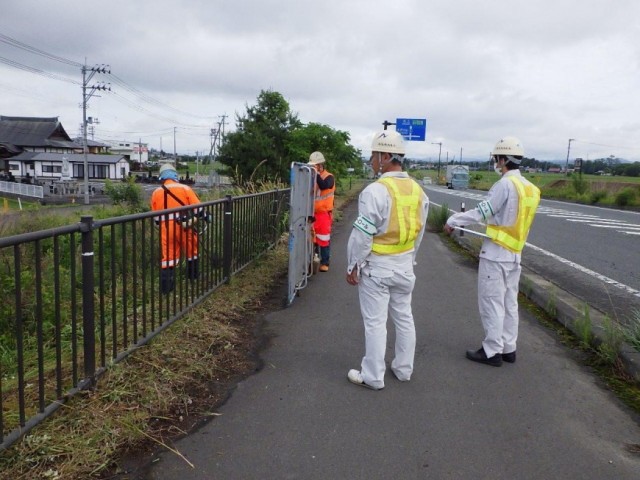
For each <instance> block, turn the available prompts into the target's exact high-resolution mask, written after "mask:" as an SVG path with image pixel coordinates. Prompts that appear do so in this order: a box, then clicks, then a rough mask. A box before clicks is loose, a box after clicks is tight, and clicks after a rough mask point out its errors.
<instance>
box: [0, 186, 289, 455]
mask: <svg viewBox="0 0 640 480" xmlns="http://www.w3.org/2000/svg"><path fill="white" fill-rule="evenodd" d="M289 192H290V191H289V190H275V191H271V192H266V193H260V194H254V195H244V196H239V197H231V196H227V197H226V198H225V199H221V200H216V201H211V202H206V203H202V204H200V205H198V207H199V209H200V212H199V213H200V215H198V216H197V217H196V218H197V222H196V223H195V226H194V230H195V231H196V232H197V237H196V238H197V240H196V243H195V248H196V249H197V262H196V263H194V262H188V261H185V260H186V258H185V255H184V249H182V253H181V257H180V262H179V263H178V264H177V265H175V266H174V267H173V268H172V269H171V275H172V278H171V279H172V281H171V285H170V286H168V285H167V284H166V283H163V282H164V280H166V273H167V271H166V270H163V268H162V267H161V260H162V258H161V256H162V254H161V252H162V248H163V246H162V238H161V237H162V235H161V232H160V228H163V227H162V226H163V225H168V224H171V225H174V227H173V228H178V227H176V226H175V225H176V223H175V222H165V221H164V220H167V219H169V218H173V217H174V216H176V217H177V216H182V215H183V214H186V213H193V206H191V207H180V208H175V209H170V210H163V211H162V212H161V213H159V212H147V213H143V214H136V215H127V216H123V217H116V218H111V219H107V220H97V221H94V219H93V218H92V217H90V216H86V217H82V219H81V222H79V223H78V224H75V225H71V226H66V227H60V228H54V229H50V230H43V231H39V232H32V233H27V234H23V235H16V236H12V237H7V238H0V292H1V295H2V298H1V299H0V392H1V395H0V450H4V449H6V448H7V447H9V446H10V445H11V444H13V443H14V442H15V441H16V440H18V439H19V438H20V437H21V436H22V435H24V434H25V433H27V432H28V431H29V430H30V429H31V428H33V427H34V426H35V425H37V424H38V423H39V422H41V421H42V420H43V419H44V418H46V417H47V416H49V415H50V414H51V413H53V412H54V411H55V410H57V409H58V408H59V407H60V406H61V405H62V403H64V401H65V399H67V398H68V397H70V396H72V395H74V394H75V393H77V392H78V391H80V390H82V389H86V388H88V387H90V386H92V385H93V383H94V382H95V380H96V378H97V377H98V376H99V375H100V374H101V373H103V372H104V371H105V369H106V368H108V367H109V365H111V364H112V363H116V362H118V361H120V360H121V359H123V358H124V357H126V356H127V355H129V354H130V353H131V352H132V351H134V350H135V349H136V348H138V347H140V346H141V345H144V344H145V343H147V342H148V341H149V340H150V339H152V338H153V337H154V336H156V335H157V334H158V333H160V332H161V331H162V330H164V329H165V328H166V327H167V326H169V325H171V324H172V323H173V322H174V321H175V320H177V319H178V318H180V317H181V316H183V315H184V314H185V313H186V312H188V311H189V310H190V309H192V308H193V307H194V306H195V305H197V304H198V303H200V302H201V301H202V300H204V299H205V298H206V297H207V296H208V295H209V294H210V293H211V292H213V291H214V290H215V289H216V288H218V287H219V286H220V285H222V284H223V283H225V282H228V280H229V279H230V277H231V276H232V275H233V274H235V273H237V272H239V271H240V270H242V269H243V268H245V267H246V266H247V265H249V264H250V263H251V262H252V261H253V260H255V259H256V258H257V257H259V256H260V255H262V254H263V253H264V252H265V251H267V250H268V249H269V248H271V247H272V246H273V245H274V244H275V243H276V242H277V240H278V239H279V238H280V237H281V235H282V234H283V232H285V231H286V230H287V228H288V225H287V212H288V209H289ZM160 220H162V221H160ZM158 224H159V225H160V227H158ZM166 228H168V227H166ZM174 233H175V232H174ZM172 237H173V238H175V236H172ZM173 246H174V247H176V248H178V245H173ZM192 247H193V246H192ZM164 248H167V245H166V242H165V247H164ZM191 253H194V252H191ZM193 267H195V269H194V268H193Z"/></svg>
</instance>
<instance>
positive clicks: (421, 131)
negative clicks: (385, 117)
mask: <svg viewBox="0 0 640 480" xmlns="http://www.w3.org/2000/svg"><path fill="white" fill-rule="evenodd" d="M396 131H397V132H398V133H399V134H400V135H402V136H403V137H404V139H405V140H408V141H410V142H424V141H425V138H426V134H427V119H426V118H398V119H396Z"/></svg>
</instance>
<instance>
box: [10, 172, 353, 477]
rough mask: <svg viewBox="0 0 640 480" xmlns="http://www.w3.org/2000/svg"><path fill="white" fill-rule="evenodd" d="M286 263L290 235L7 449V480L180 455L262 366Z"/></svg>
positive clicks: (109, 469)
mask: <svg viewBox="0 0 640 480" xmlns="http://www.w3.org/2000/svg"><path fill="white" fill-rule="evenodd" d="M345 183H346V184H345ZM363 183H364V181H363V180H355V179H354V180H353V181H352V182H342V184H341V185H340V186H339V188H338V190H337V196H336V211H337V213H338V215H336V218H337V219H339V218H340V215H339V212H340V210H341V208H342V206H343V205H345V204H346V203H347V202H349V201H350V200H352V199H353V198H354V197H355V196H357V194H358V193H359V191H360V190H361V189H362V186H363ZM350 184H351V188H350V189H349V185H350ZM72 221H73V220H72ZM337 221H339V220H337ZM45 228H47V227H45ZM287 267H288V249H287V242H286V239H283V241H282V242H281V243H280V244H279V245H278V246H277V247H276V248H275V249H274V250H273V251H271V252H270V253H269V254H268V255H266V256H264V257H263V258H261V259H260V260H259V261H258V262H256V263H255V264H254V265H252V266H251V267H249V268H247V269H245V270H244V271H243V272H241V273H240V274H239V275H237V276H236V277H233V279H232V281H231V283H230V284H228V285H225V286H223V287H222V288H220V289H218V290H217V291H216V292H214V293H213V294H212V295H211V297H210V298H208V299H207V300H206V301H205V302H203V303H202V304H200V305H199V306H198V307H197V308H196V309H194V310H193V311H191V312H190V313H189V315H187V316H186V317H184V318H183V319H181V320H179V321H177V322H176V323H175V324H174V325H172V326H171V327H170V328H168V329H167V330H165V331H164V332H163V333H162V334H161V335H159V336H158V337H156V338H155V339H154V340H153V341H152V342H151V343H150V344H149V345H147V346H145V347H142V348H141V349H139V350H138V351H137V352H135V353H133V354H132V355H131V356H130V357H128V358H127V359H126V360H124V361H123V362H121V363H119V364H117V365H114V366H113V367H112V368H111V369H110V370H109V371H108V372H107V373H106V374H105V375H104V376H103V377H102V378H101V379H100V380H99V382H98V385H97V387H96V388H95V389H94V390H92V391H87V392H83V393H81V394H80V395H78V396H76V397H74V398H72V399H71V400H70V401H69V402H67V403H66V404H65V405H64V406H63V407H62V408H61V409H60V410H59V411H58V412H56V414H54V415H53V417H51V418H50V419H48V420H45V421H44V422H43V423H42V424H41V425H39V426H38V427H36V428H34V429H33V430H32V431H31V432H30V433H29V434H28V435H27V436H25V437H24V438H23V439H22V440H21V441H19V442H17V443H16V444H15V445H14V446H13V447H12V448H10V449H9V450H8V451H5V452H3V453H2V456H1V457H0V478H7V479H9V478H10V479H12V480H27V479H28V480H35V479H49V480H51V479H80V478H82V479H85V478H105V476H106V475H107V474H109V475H111V474H115V473H117V472H118V471H121V470H122V469H124V468H126V466H125V463H126V462H122V461H121V460H122V459H123V458H125V457H126V458H136V463H139V462H143V461H144V459H145V458H148V457H146V455H148V454H149V452H150V450H151V449H153V448H156V447H163V448H166V449H168V450H171V451H173V452H174V453H175V454H176V455H178V456H180V452H178V451H175V450H172V448H171V447H169V444H170V443H171V439H173V438H176V437H179V436H182V435H184V434H186V433H187V432H188V431H189V430H190V429H192V428H193V427H194V426H195V425H197V424H199V423H200V422H202V421H203V420H204V419H207V418H210V417H212V416H215V415H216V414H215V409H216V407H217V406H218V405H220V404H221V403H222V402H223V401H224V400H225V399H226V398H227V396H228V394H229V391H230V388H232V386H233V385H234V384H235V383H236V382H237V381H238V380H239V379H240V378H242V377H244V376H247V375H249V374H250V373H252V372H253V371H255V370H256V369H257V368H259V360H258V359H257V358H256V356H255V354H256V352H257V350H258V349H259V347H260V341H261V335H260V327H261V323H262V312H264V310H265V309H267V308H270V307H271V308H276V307H278V306H280V305H281V304H282V301H283V300H284V296H285V294H284V291H282V295H281V296H282V298H277V297H278V295H277V294H276V295H274V291H280V290H281V288H280V285H281V284H282V282H284V281H285V280H284V278H285V275H286V271H287ZM256 279H258V281H256ZM131 452H134V454H133V455H131ZM135 452H137V453H135ZM130 455H131V456H130ZM184 461H185V462H186V463H188V460H186V459H184Z"/></svg>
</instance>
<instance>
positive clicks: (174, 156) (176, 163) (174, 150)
mask: <svg viewBox="0 0 640 480" xmlns="http://www.w3.org/2000/svg"><path fill="white" fill-rule="evenodd" d="M173 163H175V165H176V168H178V157H177V156H176V127H173Z"/></svg>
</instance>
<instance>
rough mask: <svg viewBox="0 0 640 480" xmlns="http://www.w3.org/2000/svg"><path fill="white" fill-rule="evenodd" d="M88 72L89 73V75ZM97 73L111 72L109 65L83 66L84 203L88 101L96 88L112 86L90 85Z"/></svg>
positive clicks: (106, 88) (86, 176)
mask: <svg viewBox="0 0 640 480" xmlns="http://www.w3.org/2000/svg"><path fill="white" fill-rule="evenodd" d="M87 72H89V74H88V75H87ZM96 73H111V70H110V69H109V66H108V65H101V66H97V65H96V66H95V67H91V68H89V67H87V66H86V65H83V66H82V142H83V145H82V150H83V152H84V204H85V205H89V158H88V153H89V147H88V146H87V102H88V101H89V99H90V98H91V97H92V96H93V94H94V93H95V92H96V90H103V91H104V90H108V91H111V87H110V86H107V85H105V84H104V83H102V84H97V85H92V86H89V85H88V83H89V82H90V81H91V79H92V78H93V76H94V75H95V74H96ZM87 89H90V91H89V93H87Z"/></svg>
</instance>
